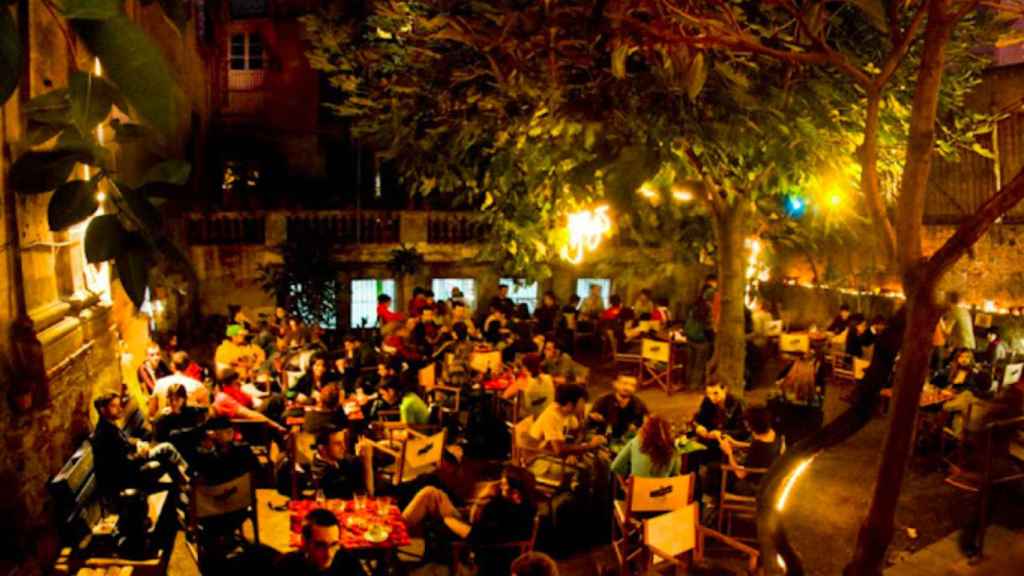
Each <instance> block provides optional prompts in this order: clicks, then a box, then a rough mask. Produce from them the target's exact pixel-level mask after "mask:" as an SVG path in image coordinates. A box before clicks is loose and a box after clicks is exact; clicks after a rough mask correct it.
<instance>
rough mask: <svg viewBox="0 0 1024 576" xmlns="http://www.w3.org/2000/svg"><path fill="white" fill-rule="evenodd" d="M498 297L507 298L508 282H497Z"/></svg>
mask: <svg viewBox="0 0 1024 576" xmlns="http://www.w3.org/2000/svg"><path fill="white" fill-rule="evenodd" d="M498 297H499V298H507V297H508V284H498Z"/></svg>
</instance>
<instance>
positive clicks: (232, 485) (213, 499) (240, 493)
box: [188, 472, 260, 544]
mask: <svg viewBox="0 0 1024 576" xmlns="http://www.w3.org/2000/svg"><path fill="white" fill-rule="evenodd" d="M257 509H258V506H257V500H256V487H255V484H254V483H253V480H252V474H251V473H249V472H246V473H245V474H242V475H241V476H238V477H237V478H233V479H231V480H228V481H227V482H222V483H220V484H216V485H208V484H204V483H202V482H201V481H197V482H195V483H193V484H192V487H191V494H190V497H189V522H188V525H189V531H190V532H191V533H192V534H193V535H196V536H197V537H198V535H199V534H200V531H201V529H202V522H203V521H204V520H210V519H213V518H221V517H224V516H227V515H229V514H239V515H244V516H245V517H246V518H248V519H249V520H250V521H251V522H252V533H253V539H254V541H255V542H256V544H259V543H260V525H259V518H258V514H257ZM200 541H201V539H200Z"/></svg>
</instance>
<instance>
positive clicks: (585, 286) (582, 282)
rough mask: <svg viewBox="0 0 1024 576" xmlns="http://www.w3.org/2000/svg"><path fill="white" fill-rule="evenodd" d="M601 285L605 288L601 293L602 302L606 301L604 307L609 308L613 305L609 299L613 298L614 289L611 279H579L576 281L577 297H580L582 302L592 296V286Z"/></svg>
mask: <svg viewBox="0 0 1024 576" xmlns="http://www.w3.org/2000/svg"><path fill="white" fill-rule="evenodd" d="M591 284H599V285H601V287H602V288H603V290H602V293H601V300H603V301H604V307H605V308H608V307H609V306H610V305H611V304H610V303H609V301H608V299H609V298H611V297H612V288H613V287H614V284H613V283H612V279H611V278H577V279H576V295H577V296H579V297H580V301H581V302H582V301H584V300H586V299H587V296H590V285H591Z"/></svg>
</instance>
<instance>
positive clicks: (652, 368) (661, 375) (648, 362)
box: [637, 338, 673, 394]
mask: <svg viewBox="0 0 1024 576" xmlns="http://www.w3.org/2000/svg"><path fill="white" fill-rule="evenodd" d="M672 368H673V367H672V345H671V344H670V343H668V342H665V341H663V340H653V339H651V338H644V339H643V342H642V343H641V347H640V380H639V381H638V382H637V386H638V387H639V388H643V387H645V386H658V387H659V388H661V389H662V390H664V391H665V393H667V394H671V393H672Z"/></svg>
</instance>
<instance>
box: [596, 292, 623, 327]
mask: <svg viewBox="0 0 1024 576" xmlns="http://www.w3.org/2000/svg"><path fill="white" fill-rule="evenodd" d="M608 302H609V304H611V306H610V307H609V308H607V309H606V310H605V311H604V312H601V316H600V318H601V320H607V321H611V320H618V319H619V314H621V313H622V298H620V297H619V295H618V294H612V296H611V298H609V299H608Z"/></svg>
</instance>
